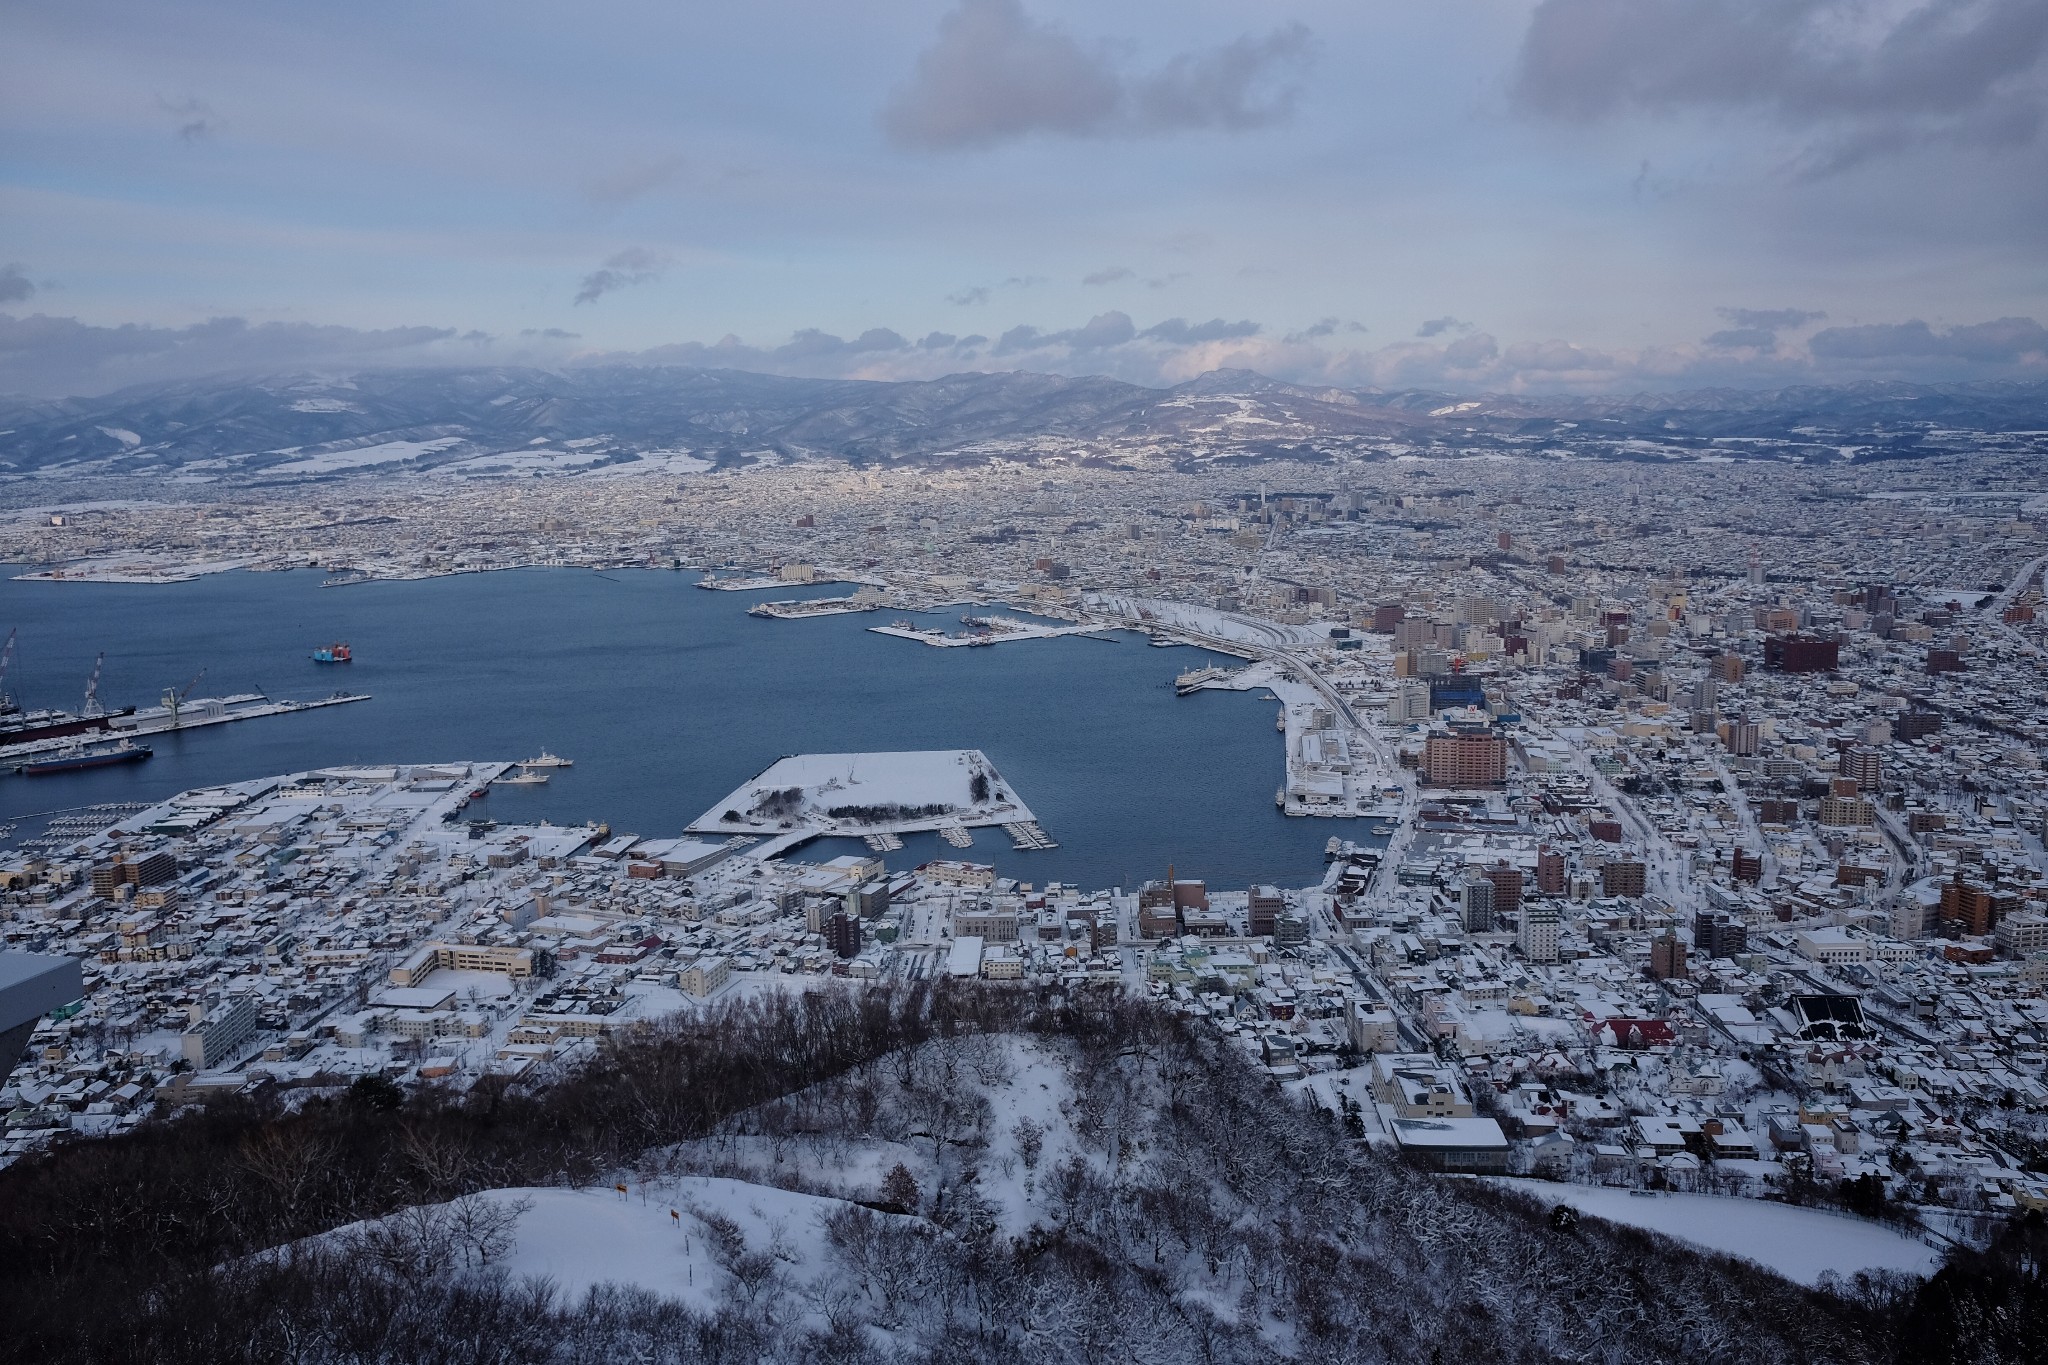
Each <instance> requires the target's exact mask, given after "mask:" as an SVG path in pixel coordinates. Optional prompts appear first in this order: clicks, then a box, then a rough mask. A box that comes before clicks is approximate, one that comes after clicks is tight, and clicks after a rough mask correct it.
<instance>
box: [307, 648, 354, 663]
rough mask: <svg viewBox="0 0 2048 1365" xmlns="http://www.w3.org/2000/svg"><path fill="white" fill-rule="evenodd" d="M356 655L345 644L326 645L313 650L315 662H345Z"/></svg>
mask: <svg viewBox="0 0 2048 1365" xmlns="http://www.w3.org/2000/svg"><path fill="white" fill-rule="evenodd" d="M354 657H355V655H354V654H353V653H352V652H351V651H350V650H349V647H348V646H347V645H345V644H342V645H324V646H322V647H321V648H319V649H316V650H314V651H313V662H314V663H316V664H345V663H347V662H348V661H349V660H350V659H353V658H354Z"/></svg>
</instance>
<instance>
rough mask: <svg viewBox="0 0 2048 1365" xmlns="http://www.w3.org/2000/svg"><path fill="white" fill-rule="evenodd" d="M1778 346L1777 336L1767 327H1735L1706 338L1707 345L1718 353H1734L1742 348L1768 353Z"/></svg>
mask: <svg viewBox="0 0 2048 1365" xmlns="http://www.w3.org/2000/svg"><path fill="white" fill-rule="evenodd" d="M1777 344H1778V334H1777V333H1776V332H1774V331H1772V330H1771V329H1770V328H1768V327H1735V328H1730V329H1728V330H1727V331H1721V332H1715V333H1714V334H1713V335H1712V336H1709V337H1708V338H1707V345H1709V346H1712V347H1713V348H1714V349H1716V350H1720V351H1736V350H1741V349H1742V348H1744V347H1754V348H1756V349H1757V350H1763V351H1768V350H1770V349H1772V348H1773V347H1775V346H1776V345H1777Z"/></svg>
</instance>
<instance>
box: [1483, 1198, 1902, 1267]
mask: <svg viewBox="0 0 2048 1365" xmlns="http://www.w3.org/2000/svg"><path fill="white" fill-rule="evenodd" d="M1501 1183H1502V1184H1503V1185H1506V1186H1507V1187H1508V1188H1509V1189H1513V1190H1518V1191H1520V1192H1522V1193H1524V1194H1528V1195H1532V1196H1534V1197H1535V1198H1537V1199H1541V1200H1544V1201H1545V1202H1548V1203H1553V1204H1569V1205H1571V1206H1572V1207H1573V1208H1575V1209H1577V1210H1579V1212H1581V1213H1590V1214H1593V1215H1594V1216H1596V1217H1599V1218H1605V1219H1607V1220H1609V1221H1610V1222H1615V1223H1623V1224H1626V1225H1628V1226H1629V1227H1636V1228H1647V1229H1649V1230H1650V1231H1651V1232H1661V1233H1663V1234H1664V1235H1665V1236H1667V1237H1675V1238H1677V1239H1678V1240H1679V1241H1681V1242H1690V1243H1692V1244H1693V1245H1694V1246H1699V1247H1705V1248H1707V1249H1708V1250H1709V1251H1722V1252H1726V1253H1728V1254H1729V1255H1731V1256H1741V1257H1745V1258H1747V1259H1749V1260H1752V1261H1755V1262H1756V1263H1757V1264H1758V1265H1761V1266H1763V1267H1765V1268H1766V1269H1769V1270H1775V1271H1776V1272H1778V1274H1780V1275H1783V1276H1784V1277H1785V1278H1786V1279H1789V1280H1797V1281H1799V1282H1800V1283H1801V1284H1809V1285H1810V1284H1815V1283H1817V1282H1818V1281H1819V1280H1820V1277H1821V1274H1822V1272H1824V1271H1829V1270H1832V1271H1834V1272H1835V1273H1836V1274H1837V1275H1841V1276H1844V1277H1846V1276H1849V1275H1853V1274H1855V1273H1856V1272H1857V1271H1859V1270H1902V1271H1906V1272H1907V1273H1909V1274H1913V1275H1931V1274H1933V1273H1934V1271H1935V1269H1936V1268H1937V1267H1938V1266H1939V1265H1940V1261H1941V1257H1940V1255H1939V1253H1937V1252H1936V1251H1935V1249H1934V1248H1933V1247H1931V1246H1929V1245H1927V1244H1926V1243H1925V1242H1922V1241H1920V1240H1919V1239H1918V1238H1915V1237H1908V1236H1905V1235H1903V1234H1901V1233H1897V1232H1893V1231H1892V1230H1891V1229H1890V1228H1886V1227H1882V1226H1880V1225H1878V1224H1876V1223H1870V1222H1866V1221H1864V1220H1863V1219H1860V1218H1851V1217H1847V1216H1845V1215H1839V1214H1835V1213H1830V1212H1828V1211H1827V1210H1824V1209H1799V1208H1793V1207H1791V1206H1789V1205H1786V1204H1767V1203H1764V1202H1762V1201H1760V1200H1755V1199H1725V1198H1721V1197H1718V1196H1715V1195H1707V1194H1657V1195H1640V1194H1634V1193H1631V1192H1630V1191H1628V1190H1615V1189H1606V1188H1602V1187H1596V1186H1590V1185H1565V1184H1559V1183H1557V1182H1555V1181H1549V1180H1504V1181H1502V1182H1501Z"/></svg>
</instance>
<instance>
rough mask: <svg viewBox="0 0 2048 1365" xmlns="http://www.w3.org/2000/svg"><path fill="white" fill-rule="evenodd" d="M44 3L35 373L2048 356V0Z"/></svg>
mask: <svg viewBox="0 0 2048 1365" xmlns="http://www.w3.org/2000/svg"><path fill="white" fill-rule="evenodd" d="M0 34H4V35H5V41H4V43H0V392H6V393H15V394H31V395H61V394H86V393H96V392H104V391H107V390H111V389H114V388H118V387H121V386H123V385H127V384H132V383H140V382H150V381H157V380H162V379H170V378H181V377H187V376H196V375H202V374H209V373H213V372H218V371H230V370H236V371H246V370H257V371H280V370H289V369H307V368H323V369H333V368H345V367H349V366H360V365H417V364H441V365H447V364H465V365H467V364H545V365H568V364H590V363H605V362H625V361H632V362H648V363H654V362H662V363H681V364H699V365H719V366H729V367H732V368H740V369H752V370H763V371H773V372H778V373H788V374H807V375H821V376H844V377H859V378H875V379H899V378H922V377H933V376H937V375H941V374H947V373H953V372H957V371H962V370H1040V371H1050V372H1057V373H1067V374H1108V375H1114V376H1116V377H1119V378H1123V379H1127V380H1131V381H1134V382H1139V383H1146V384H1171V383H1176V382H1179V381H1181V380H1185V379H1188V378H1191V377H1193V376H1194V375H1197V374H1200V373H1202V372H1203V371H1206V370H1209V369H1214V368H1219V367H1242V368H1250V369H1256V370H1259V371H1261V372H1264V373H1267V374H1270V375H1273V376H1275V377H1277V378H1282V379H1287V380H1292V381H1296V382H1301V383H1310V384H1335V385H1342V386H1345V387H1357V388H1365V387H1377V388H1384V389H1399V388H1410V387H1420V388H1432V389H1444V390H1450V391H1457V392H1517V391H1551V390H1567V391H1584V392H1636V391H1642V390H1652V389H1679V388H1698V387H1709V386H1720V385H1733V386H1742V387H1775V386H1779V385H1787V384H1802V383H1817V382H1822V383H1833V382H1848V381H1854V380H1860V379H1908V380H1918V381H1952V380H1981V379H2041V378H2048V330H2044V328H2043V326H2042V324H2041V322H2040V321H2039V319H2042V318H2048V130H2044V128H2043V110H2044V106H2048V0H1422V2H1418V0H1409V2H1408V3H1391V2H1390V0H1343V2H1342V3H1339V2H1338V0H1328V2H1325V0H1262V3H1258V4H1250V3H1225V0H1170V2H1169V0H1124V2H1123V3H1121V4H1118V5H1101V4H1094V5H1089V4H1082V3H1078V0H897V2H896V3H894V4H889V5H848V4H845V3H826V2H825V0H751V3H748V4H745V5H704V4H682V3H676V2H675V0H666V2H665V3H655V2H654V0H582V3H577V4H569V3H564V2H562V0H492V3H488V4H486V3H480V2H479V0H442V3H437V4H433V5H419V4H416V3H405V4H401V3H397V2H396V0H350V3H348V4H345V5H332V4H328V5H314V4H279V3H276V0H263V2H261V3H259V2H258V0H188V2H187V3H182V4H177V5H167V4H164V3H162V0H146V2H144V0H66V3H64V4H61V5H30V4H24V3H18V2H17V3H13V4H6V5H4V6H0Z"/></svg>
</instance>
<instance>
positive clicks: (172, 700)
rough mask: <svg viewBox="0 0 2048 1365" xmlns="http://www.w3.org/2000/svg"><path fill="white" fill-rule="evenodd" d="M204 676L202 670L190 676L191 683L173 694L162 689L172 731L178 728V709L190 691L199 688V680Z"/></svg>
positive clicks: (167, 689) (204, 672) (190, 693)
mask: <svg viewBox="0 0 2048 1365" xmlns="http://www.w3.org/2000/svg"><path fill="white" fill-rule="evenodd" d="M205 676H206V670H205V669H203V668H202V669H200V670H199V671H198V672H197V673H194V674H193V675H192V681H191V682H188V683H186V684H185V685H184V686H183V687H181V688H179V689H178V690H177V691H175V692H173V691H171V690H170V689H169V688H165V689H164V705H165V707H167V708H168V709H169V710H170V713H171V728H172V729H173V730H175V729H177V728H178V708H179V707H181V706H183V705H184V704H185V698H187V697H189V696H191V695H192V689H193V688H195V687H197V686H199V680H200V679H201V678H203V677H205Z"/></svg>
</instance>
